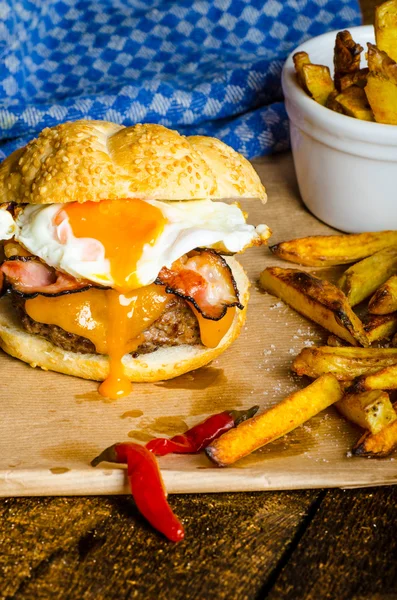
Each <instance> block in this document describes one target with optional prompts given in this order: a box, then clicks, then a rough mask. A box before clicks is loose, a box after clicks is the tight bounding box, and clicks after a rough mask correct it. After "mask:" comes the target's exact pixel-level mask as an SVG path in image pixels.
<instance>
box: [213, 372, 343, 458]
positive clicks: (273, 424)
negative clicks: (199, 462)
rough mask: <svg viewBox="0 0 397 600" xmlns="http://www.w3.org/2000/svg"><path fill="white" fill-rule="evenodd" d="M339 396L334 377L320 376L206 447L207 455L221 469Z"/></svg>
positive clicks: (301, 421)
mask: <svg viewBox="0 0 397 600" xmlns="http://www.w3.org/2000/svg"><path fill="white" fill-rule="evenodd" d="M342 395H343V392H342V389H341V387H340V385H339V383H338V380H337V379H336V378H335V377H334V376H333V375H323V376H322V377H320V378H319V379H317V380H316V381H314V382H313V383H311V384H310V385H309V386H307V387H306V388H304V389H303V390H300V391H298V392H295V393H294V394H291V395H290V396H288V397H287V398H284V400H282V401H281V402H280V403H279V404H276V405H275V406H273V407H272V408H270V409H268V410H267V411H266V412H264V413H262V414H261V415H258V416H257V417H253V418H252V419H248V420H247V421H245V422H244V423H242V424H241V425H239V426H238V427H237V428H235V429H230V430H229V431H228V432H226V433H225V434H224V435H222V436H221V437H220V438H218V439H217V440H215V441H214V442H213V443H212V444H211V445H210V446H208V447H207V449H206V454H207V456H209V458H210V459H211V460H213V461H214V462H215V463H216V464H217V465H218V466H220V467H224V466H226V465H230V464H232V463H234V462H236V460H239V459H240V458H243V456H247V454H250V453H251V452H253V451H254V450H257V449H258V448H260V447H261V446H264V445H265V444H268V443H269V442H272V441H274V440H276V439H278V438H280V437H282V436H283V435H285V434H286V433H289V432H290V431H292V430H293V429H296V428H297V427H299V425H302V424H303V423H305V422H306V421H308V420H309V419H311V418H312V417H314V415H316V414H318V413H319V412H321V411H322V410H324V409H325V408H327V407H328V406H330V405H331V404H334V403H335V402H338V400H340V399H341V398H342Z"/></svg>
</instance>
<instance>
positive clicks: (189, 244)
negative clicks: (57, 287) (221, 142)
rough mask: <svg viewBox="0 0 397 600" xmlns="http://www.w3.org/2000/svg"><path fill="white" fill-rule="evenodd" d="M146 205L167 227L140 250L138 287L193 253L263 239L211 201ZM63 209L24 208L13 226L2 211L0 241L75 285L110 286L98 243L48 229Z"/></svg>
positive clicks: (261, 229)
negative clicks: (10, 241)
mask: <svg viewBox="0 0 397 600" xmlns="http://www.w3.org/2000/svg"><path fill="white" fill-rule="evenodd" d="M147 202H148V203H149V204H152V205H153V206H155V207H157V208H158V209H160V210H161V212H162V214H163V216H164V217H165V219H166V221H167V222H166V224H165V226H164V229H163V231H162V233H161V234H160V236H159V237H158V238H157V239H156V241H155V242H154V243H153V244H149V243H147V244H145V245H144V246H143V248H142V256H141V258H140V259H139V261H138V263H137V269H136V279H135V280H137V281H138V282H139V284H140V285H141V286H145V285H149V284H150V283H153V281H154V280H155V279H156V277H157V275H158V274H159V272H160V270H161V269H162V267H170V266H171V265H172V263H173V262H174V261H176V260H177V259H178V258H180V257H181V256H183V255H184V254H186V253H187V252H189V251H191V250H193V249H194V248H198V247H205V248H210V247H211V246H214V245H219V244H222V246H223V247H224V249H225V250H226V251H228V252H232V253H234V252H240V251H241V250H243V249H244V248H245V247H247V246H250V245H252V243H254V242H255V241H256V240H258V239H259V238H260V237H262V238H265V237H268V231H269V230H268V228H267V227H266V226H265V225H259V226H258V227H257V228H255V227H254V226H253V225H248V224H247V223H246V222H245V218H244V214H243V212H242V211H241V209H240V208H239V207H238V206H237V205H235V204H231V205H229V204H226V203H224V202H213V201H211V200H196V201H185V202H183V201H182V202H160V201H155V200H148V201H147ZM63 208H64V205H62V204H51V205H39V206H35V205H29V206H27V207H26V208H25V209H24V210H23V211H22V212H20V213H19V215H18V217H17V219H16V220H15V221H14V220H13V219H12V217H11V215H10V213H8V212H7V211H0V239H10V238H11V237H12V236H14V237H15V239H16V240H17V241H18V242H20V243H21V244H22V245H23V246H24V247H25V248H26V249H27V250H28V251H29V252H31V253H32V254H34V255H35V256H38V257H39V258H41V259H42V260H43V261H44V262H45V263H47V264H48V265H50V266H51V267H55V268H56V269H59V270H61V271H64V272H65V273H69V274H70V275H72V276H74V277H76V278H79V279H80V278H83V279H87V280H89V281H92V282H93V283H98V284H102V285H106V286H112V285H113V284H114V281H113V278H112V275H111V269H110V262H109V260H108V259H107V258H106V256H105V249H104V246H103V245H102V244H101V242H99V241H98V240H93V239H91V238H76V237H75V236H74V235H73V232H72V229H71V226H70V224H69V222H68V220H67V219H65V220H64V221H63V222H62V223H61V224H60V225H54V218H55V217H56V215H57V214H58V212H59V211H60V210H62V209H63ZM10 217H11V221H10ZM7 236H8V237H7ZM121 260H122V257H121Z"/></svg>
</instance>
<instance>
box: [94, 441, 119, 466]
mask: <svg viewBox="0 0 397 600" xmlns="http://www.w3.org/2000/svg"><path fill="white" fill-rule="evenodd" d="M117 445H118V444H113V445H112V446H109V448H105V450H103V451H102V452H101V453H100V454H99V455H98V456H96V457H95V458H94V459H93V460H92V461H91V466H92V467H97V466H98V465H99V463H101V462H111V463H118V462H119V460H118V456H117V452H116V446H117Z"/></svg>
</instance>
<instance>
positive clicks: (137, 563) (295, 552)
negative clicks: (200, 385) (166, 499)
mask: <svg viewBox="0 0 397 600" xmlns="http://www.w3.org/2000/svg"><path fill="white" fill-rule="evenodd" d="M374 4H375V2H374V0H363V1H362V5H363V10H364V17H365V20H366V21H367V22H371V19H372V13H373V6H374ZM374 468H376V463H374ZM170 502H171V505H172V507H173V508H174V510H175V511H176V512H177V514H178V515H179V516H180V517H181V518H182V519H183V522H184V525H185V528H186V529H187V532H188V535H187V538H186V540H185V541H184V542H182V543H180V544H178V545H173V544H171V543H168V542H166V541H165V540H164V539H162V538H161V537H160V536H159V535H157V534H155V533H153V531H152V530H151V529H150V528H149V527H148V526H147V525H146V524H145V522H144V521H143V520H142V519H141V518H140V516H139V515H138V513H137V511H136V509H135V507H134V505H133V503H132V501H131V500H130V499H129V498H127V497H125V498H124V497H89V498H17V499H6V500H1V501H0V517H1V526H0V597H1V598H4V599H5V598H15V599H22V598H23V599H30V598H32V599H35V600H36V599H47V598H61V599H62V600H75V599H78V600H80V599H81V600H83V599H92V600H102V599H103V600H113V599H114V600H122V599H124V598H125V599H127V598H145V599H146V598H147V599H152V598H165V599H167V600H168V599H170V600H178V599H185V598H189V599H197V600H204V599H210V598H216V599H222V598H227V599H235V598H236V599H239V600H240V599H241V600H243V599H245V598H247V599H249V600H252V599H254V598H271V599H274V600H276V599H279V598H283V599H291V600H299V599H305V600H306V599H313V600H314V599H323V598H324V599H325V598H329V599H332V600H344V599H346V600H352V599H356V600H370V599H371V600H372V599H379V600H392V599H393V598H397V569H396V557H397V538H396V526H397V509H396V505H397V487H383V488H373V489H366V490H355V491H352V490H350V491H343V490H321V491H318V490H310V491H301V492H264V493H240V494H216V495H207V494H206V495H189V496H173V497H171V499H170Z"/></svg>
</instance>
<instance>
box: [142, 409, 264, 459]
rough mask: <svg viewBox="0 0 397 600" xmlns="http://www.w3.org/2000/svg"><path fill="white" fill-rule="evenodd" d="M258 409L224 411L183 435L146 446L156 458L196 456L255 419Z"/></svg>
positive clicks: (155, 440) (151, 442)
mask: <svg viewBox="0 0 397 600" xmlns="http://www.w3.org/2000/svg"><path fill="white" fill-rule="evenodd" d="M258 408H259V406H253V407H252V408H250V409H249V410H240V411H238V410H232V411H224V412H221V413H218V414H216V415H211V416H210V417H208V418H207V419H205V421H202V422H201V423H198V425H195V426H194V427H192V428H191V429H189V430H188V431H186V432H185V433H184V434H183V435H174V437H172V438H171V439H168V438H155V439H154V440H150V442H148V443H147V444H146V448H147V449H148V450H150V452H153V453H154V454H155V455H156V456H165V455H166V454H170V453H171V452H172V453H174V454H196V453H197V452H200V450H203V448H206V447H207V446H208V445H209V444H210V443H211V442H212V441H213V440H215V439H216V438H218V437H219V436H221V435H222V433H225V431H227V430H228V429H232V427H237V425H239V424H240V423H241V422H242V421H245V420H246V419H250V418H251V417H253V416H254V415H255V413H256V412H257V410H258Z"/></svg>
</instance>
